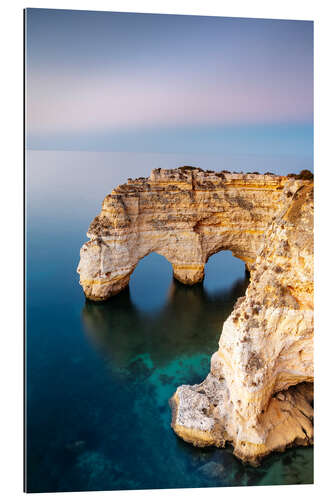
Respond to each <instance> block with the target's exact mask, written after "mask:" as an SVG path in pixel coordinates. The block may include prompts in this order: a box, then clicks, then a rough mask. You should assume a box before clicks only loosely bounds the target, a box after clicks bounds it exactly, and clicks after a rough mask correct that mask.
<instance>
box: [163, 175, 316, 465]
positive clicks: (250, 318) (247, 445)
mask: <svg viewBox="0 0 333 500" xmlns="http://www.w3.org/2000/svg"><path fill="white" fill-rule="evenodd" d="M286 189H287V190H286ZM286 189H285V190H284V195H285V198H284V203H283V204H282V207H281V209H280V211H279V212H278V213H277V214H276V216H274V218H273V221H272V223H271V224H270V225H269V226H268V228H267V230H266V232H265V235H264V238H263V241H262V246H261V249H260V250H259V251H258V255H257V259H256V262H255V264H254V265H253V266H252V271H251V281H250V285H249V287H248V289H247V291H246V295H245V297H242V298H240V299H238V301H237V303H236V305H235V308H234V310H233V312H232V314H231V315H230V317H229V318H228V319H227V320H226V321H225V323H224V325H223V330H222V334H221V338H220V342H219V350H218V351H217V352H216V353H215V354H214V355H213V356H212V359H211V372H210V374H209V375H208V377H207V378H206V380H205V381H204V382H203V383H201V384H199V385H195V386H180V387H179V388H178V389H177V391H176V393H175V394H174V396H173V398H172V401H171V403H172V407H173V422H172V426H173V429H174V430H175V432H176V433H177V434H178V435H179V436H181V437H182V438H183V439H184V440H185V441H188V442H191V443H193V444H195V445H197V446H206V445H215V446H224V444H225V443H226V442H231V443H232V444H233V446H234V453H235V454H236V455H237V456H238V457H239V458H241V459H242V460H244V461H247V462H250V463H252V464H254V465H256V464H258V462H259V460H260V459H261V458H262V457H263V456H265V455H267V454H268V453H270V452H271V451H283V450H284V449H285V448H286V447H287V446H291V445H293V444H296V445H307V444H311V443H312V442H313V425H312V417H313V409H312V405H311V402H312V400H313V387H312V383H311V382H312V381H313V184H312V182H311V181H293V183H292V184H290V185H288V186H286Z"/></svg>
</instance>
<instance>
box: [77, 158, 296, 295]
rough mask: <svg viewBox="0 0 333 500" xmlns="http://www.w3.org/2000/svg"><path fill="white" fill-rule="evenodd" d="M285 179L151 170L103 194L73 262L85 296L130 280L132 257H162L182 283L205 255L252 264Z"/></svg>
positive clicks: (200, 268) (194, 274) (192, 279)
mask: <svg viewBox="0 0 333 500" xmlns="http://www.w3.org/2000/svg"><path fill="white" fill-rule="evenodd" d="M288 183H289V184H290V181H289V179H287V178H286V177H279V176H275V175H271V174H268V175H257V174H245V175H243V174H231V173H227V172H221V173H213V172H212V173H207V172H203V171H201V170H200V169H190V168H179V169H175V170H161V169H156V170H153V171H152V173H151V175H150V177H149V178H148V179H145V178H139V179H135V180H132V179H129V180H128V183H127V184H123V185H121V186H118V187H117V188H116V189H114V190H113V191H112V193H111V194H109V195H108V196H106V198H105V199H104V202H103V205H102V210H101V213H100V214H99V215H98V216H97V217H95V219H94V220H93V222H92V223H91V225H90V227H89V230H88V234H87V235H88V238H90V241H89V242H88V243H86V244H85V245H83V247H82V249H81V253H80V256H81V260H80V264H79V267H78V272H79V273H80V283H81V285H82V287H83V289H84V292H85V294H86V296H87V297H88V298H89V299H92V300H105V299H107V298H109V297H110V296H112V295H115V294H116V293H118V292H120V291H121V290H122V289H123V288H125V287H126V286H127V285H128V282H129V279H130V275H131V274H132V272H133V271H134V269H135V267H136V265H137V264H138V262H139V261H140V260H141V259H142V258H143V257H145V256H146V255H148V254H149V253H151V252H156V253H158V254H161V255H163V256H164V257H165V258H166V259H167V260H168V261H169V262H170V263H171V264H172V267H173V273H174V277H175V278H176V279H178V280H179V281H180V282H182V283H184V284H189V285H191V284H194V283H198V282H199V281H202V279H203V277H204V268H205V264H206V262H207V260H208V258H209V257H210V256H211V255H213V254H214V253H217V252H219V251H220V250H231V251H232V252H233V254H234V255H235V256H236V257H239V258H240V259H242V260H243V261H244V262H245V263H246V264H247V266H248V267H249V268H250V267H251V265H252V263H253V262H254V261H255V259H256V254H257V251H258V249H259V247H260V244H261V239H262V236H263V233H264V231H265V229H266V227H267V224H268V222H269V221H270V220H271V218H272V217H273V215H274V213H275V212H276V211H277V210H278V209H279V207H280V206H281V204H282V203H283V188H284V186H285V185H286V184H288Z"/></svg>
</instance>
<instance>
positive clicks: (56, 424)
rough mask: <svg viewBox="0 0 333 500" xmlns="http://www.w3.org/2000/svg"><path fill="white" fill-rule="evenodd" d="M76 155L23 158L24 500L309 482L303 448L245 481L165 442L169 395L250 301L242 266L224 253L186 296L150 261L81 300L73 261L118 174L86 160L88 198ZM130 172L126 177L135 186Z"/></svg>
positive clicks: (235, 468)
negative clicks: (241, 303) (95, 298)
mask: <svg viewBox="0 0 333 500" xmlns="http://www.w3.org/2000/svg"><path fill="white" fill-rule="evenodd" d="M85 155H88V157H87V156H82V154H81V157H80V159H81V160H82V161H81V163H79V162H78V157H77V156H75V155H73V154H71V153H63V154H62V156H61V160H62V162H61V163H58V162H59V159H60V158H59V154H58V155H57V154H56V155H55V154H53V153H52V152H43V153H41V152H33V153H31V154H29V156H28V159H27V167H28V177H27V185H28V195H27V215H28V228H27V256H26V257H27V322H26V327H27V331H26V339H27V341H26V374H27V392H26V394H27V446H26V450H27V470H26V472H27V489H28V491H30V492H51V491H77V490H81V491H82V490H114V489H137V488H140V489H141V488H183V487H203V486H236V485H261V484H300V483H311V482H313V449H312V448H297V449H290V450H288V451H287V452H285V453H283V454H274V455H271V456H270V457H269V458H268V459H266V460H265V461H264V462H263V464H262V466H261V467H259V468H256V469H254V468H252V467H250V466H245V465H243V464H242V463H241V462H239V461H238V460H237V459H236V458H235V457H234V456H233V455H232V450H231V448H227V449H223V450H218V449H215V448H209V449H197V448H194V447H193V446H191V445H189V444H187V443H185V442H183V441H182V440H180V439H179V438H178V437H177V436H176V435H175V434H174V433H173V431H172V429H171V427H170V422H171V410H170V408H169V405H168V400H169V398H170V397H171V396H172V394H173V393H174V391H175V390H176V388H177V386H178V385H180V384H193V383H198V382H201V381H202V380H203V379H204V378H205V376H206V375H207V373H208V371H209V362H210V357H211V355H212V353H213V352H214V351H216V349H217V346H218V339H219V336H220V332H221V327H222V324H223V321H224V320H225V319H226V317H227V316H228V315H229V313H230V311H231V310H232V307H233V304H234V302H235V301H236V300H237V298H238V297H239V296H241V295H243V294H244V292H245V290H246V287H247V278H246V276H245V270H244V265H243V263H242V262H241V261H240V260H238V259H235V258H233V257H232V256H231V254H230V252H221V253H219V254H217V255H215V256H213V257H212V258H211V259H210V260H209V262H208V264H207V268H206V276H205V281H204V283H203V285H197V286H194V287H186V286H183V285H181V284H179V283H178V282H176V281H174V280H173V279H172V271H171V266H170V264H169V263H168V262H167V261H166V260H165V259H164V258H163V257H161V256H159V255H157V254H151V255H149V256H148V257H146V258H145V259H143V260H142V261H141V262H140V263H139V265H138V266H137V268H136V270H135V272H134V274H133V276H132V278H131V282H130V286H129V288H128V289H127V290H126V291H124V292H123V293H121V294H120V295H118V296H116V297H113V298H112V299H111V300H110V301H108V302H106V303H97V304H96V303H92V302H89V301H86V300H85V298H84V295H83V293H82V290H81V288H80V286H79V284H78V275H77V274H76V266H77V264H78V256H79V249H80V246H81V245H82V243H83V242H84V241H85V240H86V238H85V232H86V230H87V227H88V225H89V222H90V221H91V219H92V218H93V217H94V216H95V214H96V213H97V212H98V211H99V207H100V204H101V202H102V199H103V197H104V196H105V194H107V192H108V191H111V189H112V187H113V186H114V185H116V184H118V183H119V182H123V180H124V179H123V178H122V176H124V170H122V172H119V168H117V166H116V165H113V164H112V161H111V162H110V159H111V160H112V155H111V157H110V156H108V157H107V162H105V158H106V157H105V156H104V157H103V158H104V160H103V161H101V157H100V156H94V157H93V160H94V163H93V166H94V172H95V174H94V184H93V185H91V183H90V184H89V183H87V182H86V181H87V179H88V180H89V168H88V166H89V162H90V163H91V160H92V156H91V155H90V156H89V153H88V154H87V153H86V154H85ZM84 162H86V164H84ZM132 164H133V162H132V160H131V162H129V163H128V168H127V170H126V172H125V174H126V177H127V176H135V175H133V169H132V170H131V168H132V167H131V165H132ZM154 166H155V165H147V170H148V171H149V170H150V169H151V168H152V167H154ZM65 167H66V168H65ZM66 172H68V173H67V174H66ZM73 172H74V173H75V172H77V173H78V175H77V177H76V176H75V175H74V173H73ZM141 174H142V175H147V172H142V170H141V171H140V172H138V174H137V175H141ZM126 177H125V179H126ZM90 178H91V172H90ZM105 186H107V188H105ZM105 189H106V191H105Z"/></svg>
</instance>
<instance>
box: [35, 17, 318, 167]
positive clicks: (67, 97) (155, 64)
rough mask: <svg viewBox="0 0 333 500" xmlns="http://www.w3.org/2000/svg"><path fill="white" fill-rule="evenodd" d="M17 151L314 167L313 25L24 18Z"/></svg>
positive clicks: (206, 19) (199, 19)
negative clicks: (272, 161)
mask: <svg viewBox="0 0 333 500" xmlns="http://www.w3.org/2000/svg"><path fill="white" fill-rule="evenodd" d="M26 27H27V30H26V70H27V74H26V106H27V108H26V120H27V147H28V148H30V149H44V150H46V149H48V150H84V151H114V152H116V151H124V152H141V153H178V154H179V153H185V154H186V153H191V154H196V153H198V154H207V153H208V154H223V155H227V156H234V155H236V156H237V155H238V156H239V155H264V156H265V155H266V156H270V157H272V156H275V155H276V156H278V157H281V156H288V157H294V158H297V160H296V162H298V163H299V162H303V164H304V165H305V168H312V157H313V152H312V150H313V125H312V123H313V23H312V22H309V21H285V20H261V19H241V18H223V17H221V18H218V17H198V16H174V15H153V14H126V13H112V12H89V11H70V10H49V9H27V12H26Z"/></svg>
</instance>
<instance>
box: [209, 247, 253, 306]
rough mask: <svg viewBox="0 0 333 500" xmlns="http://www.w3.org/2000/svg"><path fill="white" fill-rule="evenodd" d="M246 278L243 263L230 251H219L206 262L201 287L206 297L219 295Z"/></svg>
mask: <svg viewBox="0 0 333 500" xmlns="http://www.w3.org/2000/svg"><path fill="white" fill-rule="evenodd" d="M247 277H248V274H247V272H246V265H245V263H244V262H243V261H242V260H241V259H238V258H237V257H235V256H234V255H233V253H232V252H231V251H230V250H220V251H218V252H216V253H214V254H213V255H211V256H210V257H209V258H208V260H207V263H206V265H205V277H204V281H203V286H204V289H205V292H206V293H207V294H208V295H211V296H215V295H220V294H221V293H223V292H226V291H227V290H229V289H231V288H232V287H234V286H235V285H236V283H237V282H240V281H241V282H243V281H244V279H246V278H247Z"/></svg>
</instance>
